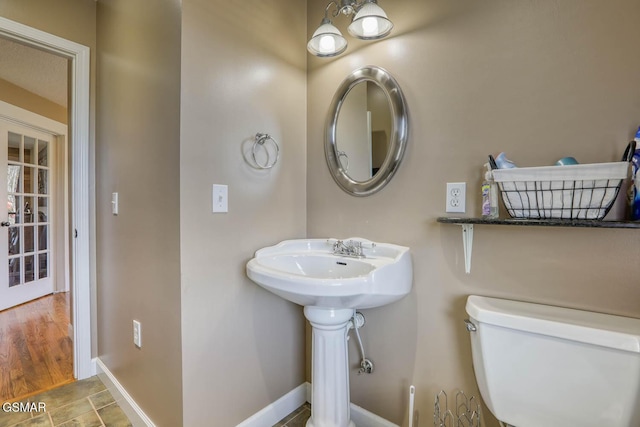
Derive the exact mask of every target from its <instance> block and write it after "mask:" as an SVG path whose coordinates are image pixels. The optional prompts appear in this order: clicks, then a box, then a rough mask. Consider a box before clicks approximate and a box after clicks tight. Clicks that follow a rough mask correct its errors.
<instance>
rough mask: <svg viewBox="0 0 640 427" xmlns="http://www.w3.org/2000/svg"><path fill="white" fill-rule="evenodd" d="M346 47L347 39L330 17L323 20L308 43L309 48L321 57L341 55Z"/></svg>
mask: <svg viewBox="0 0 640 427" xmlns="http://www.w3.org/2000/svg"><path fill="white" fill-rule="evenodd" d="M346 48H347V39H345V38H344V37H343V36H342V33H340V30H338V29H337V28H336V27H334V26H333V24H331V21H329V20H328V19H323V20H322V24H321V25H320V26H319V27H318V29H317V30H316V31H315V32H314V33H313V36H312V37H311V40H309V43H307V50H308V51H309V52H311V53H312V54H314V55H315V56H320V57H328V56H336V55H340V54H341V53H342V52H344V51H345V49H346Z"/></svg>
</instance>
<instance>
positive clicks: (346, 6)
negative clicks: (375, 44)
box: [307, 0, 393, 57]
mask: <svg viewBox="0 0 640 427" xmlns="http://www.w3.org/2000/svg"><path fill="white" fill-rule="evenodd" d="M331 6H335V11H333V12H331V17H332V18H335V17H337V16H338V15H339V14H343V15H345V16H351V15H354V16H353V18H352V20H351V24H350V25H349V28H348V31H349V34H351V35H352V36H354V37H357V38H359V39H362V40H377V39H381V38H383V37H386V36H387V35H389V33H390V32H391V29H392V28H393V23H392V22H391V21H390V20H389V18H387V14H386V13H385V12H384V10H382V8H381V7H380V6H378V2H377V0H359V1H358V0H340V4H339V5H338V3H336V2H335V1H332V2H330V3H329V4H328V5H327V7H326V8H325V10H324V18H323V19H322V22H321V23H320V26H319V27H318V29H317V30H316V31H315V32H314V33H313V36H312V37H311V40H309V43H307V50H308V51H309V52H310V53H312V54H313V55H315V56H320V57H329V56H337V55H340V54H341V53H342V52H344V51H345V49H346V48H347V39H345V38H344V37H343V36H342V33H340V30H338V29H337V28H336V27H335V26H334V25H333V24H332V23H331V20H330V19H329V10H330V9H331Z"/></svg>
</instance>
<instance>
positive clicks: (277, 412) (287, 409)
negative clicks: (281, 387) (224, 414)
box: [236, 383, 309, 427]
mask: <svg viewBox="0 0 640 427" xmlns="http://www.w3.org/2000/svg"><path fill="white" fill-rule="evenodd" d="M308 387H309V383H303V384H300V385H299V386H298V387H296V388H294V389H293V390H291V391H290V392H289V393H287V394H285V395H284V396H282V397H281V398H280V399H278V400H276V401H275V402H273V403H272V404H270V405H269V406H267V407H265V408H263V409H262V410H260V411H259V412H257V413H255V414H254V415H253V416H251V417H249V418H247V419H246V420H244V421H243V422H241V423H240V424H238V425H237V426H236V427H264V426H272V425H274V424H275V423H277V422H278V421H280V420H281V419H283V418H284V417H286V416H287V415H289V414H290V413H292V412H293V411H295V410H296V409H298V408H299V407H300V406H302V405H303V404H304V403H305V402H306V401H307V389H308Z"/></svg>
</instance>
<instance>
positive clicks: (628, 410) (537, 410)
mask: <svg viewBox="0 0 640 427" xmlns="http://www.w3.org/2000/svg"><path fill="white" fill-rule="evenodd" d="M466 311H467V313H468V314H469V316H470V321H471V322H472V323H473V325H475V331H471V332H470V335H471V349H472V353H473V366H474V371H475V375H476V380H477V382H478V387H479V389H480V394H481V395H482V398H483V399H484V401H485V403H486V405H487V407H488V408H489V410H490V411H491V412H492V413H493V415H495V417H496V418H497V419H498V420H500V421H502V422H504V423H507V424H510V425H512V426H516V427H573V426H576V427H577V426H580V427H639V426H640V319H633V318H628V317H621V316H613V315H607V314H601V313H592V312H588V311H581V310H573V309H567V308H560V307H553V306H548V305H541V304H531V303H525V302H518V301H510V300H502V299H496V298H487V297H481V296H475V295H472V296H470V297H469V298H468V299H467V305H466ZM468 329H474V328H473V326H472V325H469V326H468Z"/></svg>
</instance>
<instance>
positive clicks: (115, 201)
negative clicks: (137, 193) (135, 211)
mask: <svg viewBox="0 0 640 427" xmlns="http://www.w3.org/2000/svg"><path fill="white" fill-rule="evenodd" d="M111 213H112V214H113V215H118V193H111Z"/></svg>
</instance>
